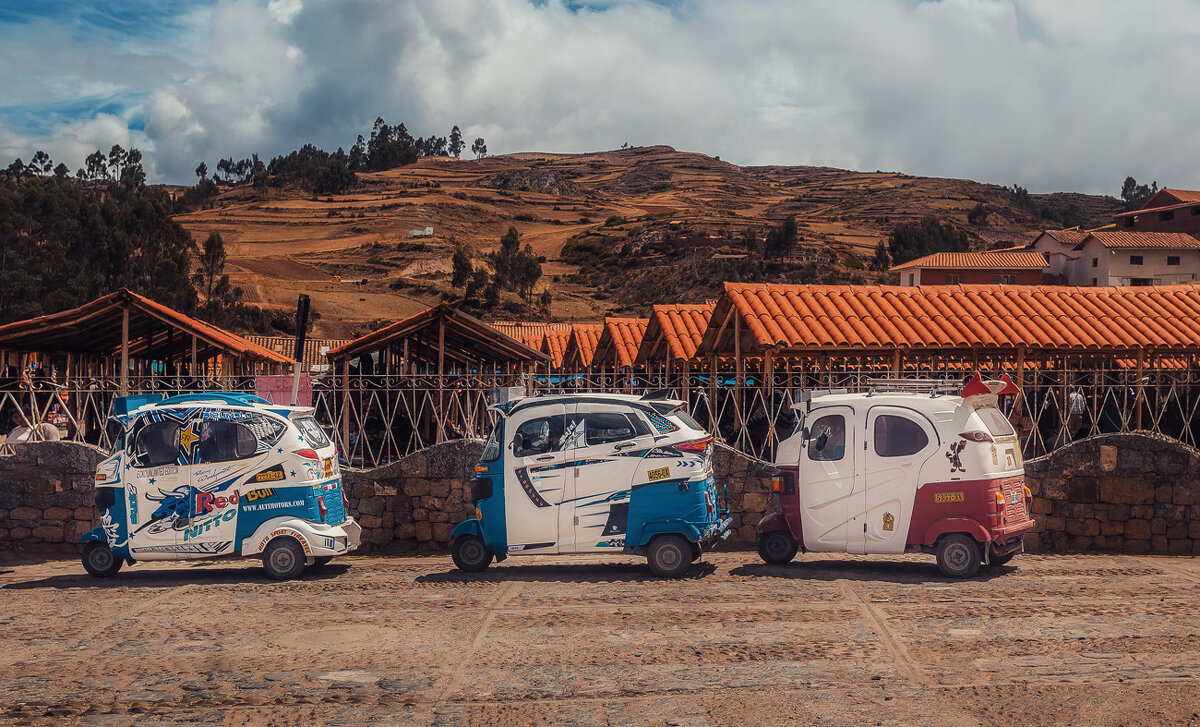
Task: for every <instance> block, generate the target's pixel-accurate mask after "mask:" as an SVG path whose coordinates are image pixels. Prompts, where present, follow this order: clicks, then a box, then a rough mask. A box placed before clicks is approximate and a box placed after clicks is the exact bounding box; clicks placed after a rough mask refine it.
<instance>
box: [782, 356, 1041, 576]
mask: <svg viewBox="0 0 1200 727" xmlns="http://www.w3.org/2000/svg"><path fill="white" fill-rule="evenodd" d="M889 387H890V390H889ZM914 388H922V389H924V391H921V392H917V391H915V390H914ZM898 389H899V390H898ZM948 391H956V392H957V391H958V387H957V386H955V387H953V388H952V389H951V388H950V387H949V386H947V385H946V383H945V382H925V383H924V384H921V383H914V382H881V384H880V385H879V386H878V387H877V388H875V389H872V390H871V391H869V392H867V393H859V394H850V393H845V392H816V393H814V394H812V395H809V396H806V397H804V400H803V401H802V402H801V403H800V404H797V405H796V406H795V409H796V410H797V414H798V417H799V422H798V424H797V428H796V432H795V434H793V435H792V436H791V437H790V438H788V439H787V440H785V441H783V442H782V443H781V444H780V446H779V450H778V452H777V455H776V466H777V468H778V469H779V473H780V474H779V477H778V478H776V480H775V481H774V485H773V489H774V490H775V494H776V495H777V496H778V500H779V509H778V511H776V512H773V513H770V514H768V515H767V516H766V517H765V518H763V520H762V521H761V522H760V523H759V524H758V552H759V555H760V556H761V557H762V559H763V560H764V561H766V562H767V563H776V564H778V563H786V562H788V561H790V560H791V559H792V558H793V557H794V556H795V555H796V552H797V550H804V551H810V552H825V553H829V552H838V553H860V554H868V553H904V552H924V553H932V554H934V555H936V556H937V564H938V568H939V569H940V570H941V571H942V573H943V574H945V575H948V576H956V577H968V576H972V575H974V574H975V573H976V572H977V571H978V570H979V568H980V566H981V565H982V564H990V565H1000V564H1003V563H1007V562H1008V561H1009V560H1010V559H1011V558H1012V557H1013V556H1014V555H1016V554H1017V553H1018V552H1020V551H1021V550H1022V547H1023V542H1022V537H1023V535H1024V533H1026V532H1028V531H1029V530H1030V529H1031V528H1032V527H1033V525H1034V521H1033V520H1032V519H1031V517H1030V509H1031V506H1032V495H1031V494H1030V491H1029V488H1028V487H1026V486H1025V472H1024V469H1023V468H1022V464H1021V443H1020V441H1019V440H1018V438H1017V433H1016V431H1015V430H1014V429H1013V427H1012V425H1011V424H1010V423H1009V421H1008V419H1007V418H1006V417H1005V416H1004V414H1003V413H1002V412H1001V411H1000V409H999V408H998V406H997V402H998V396H999V395H1002V394H1017V393H1019V391H1018V389H1017V387H1016V386H1015V385H1014V384H1013V382H1012V380H1011V379H1009V378H1008V377H1007V376H1005V377H1003V378H1002V380H1000V381H990V382H984V381H983V380H982V378H980V377H979V376H978V375H976V376H975V378H974V379H973V380H971V381H970V382H969V383H968V384H967V385H966V386H965V387H963V388H962V390H961V392H959V393H958V394H957V395H951V394H948V393H947V392H948Z"/></svg>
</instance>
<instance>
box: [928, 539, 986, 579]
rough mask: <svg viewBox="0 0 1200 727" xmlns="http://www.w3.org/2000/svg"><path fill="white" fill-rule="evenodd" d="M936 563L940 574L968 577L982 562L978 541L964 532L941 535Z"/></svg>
mask: <svg viewBox="0 0 1200 727" xmlns="http://www.w3.org/2000/svg"><path fill="white" fill-rule="evenodd" d="M937 564H938V570H940V571H941V572H942V575H947V576H950V577H951V578H970V577H971V576H973V575H975V574H976V573H978V572H979V566H981V565H982V564H983V552H982V551H981V550H980V549H979V543H977V542H976V541H975V538H972V537H971V536H970V535H967V534H965V533H953V534H951V535H943V536H942V538H941V539H940V540H938V544H937Z"/></svg>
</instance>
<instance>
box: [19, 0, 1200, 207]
mask: <svg viewBox="0 0 1200 727" xmlns="http://www.w3.org/2000/svg"><path fill="white" fill-rule="evenodd" d="M196 17H197V22H202V23H203V24H204V27H205V28H206V32H205V33H202V34H200V35H199V37H200V38H201V39H202V40H201V41H200V42H199V43H198V45H197V46H196V47H189V48H185V49H183V50H181V51H180V52H179V59H178V61H177V63H176V64H175V68H174V70H173V71H172V73H173V74H174V75H175V76H176V77H177V78H176V80H163V79H162V78H161V77H159V76H147V74H148V71H147V69H145V68H142V67H139V68H140V70H139V71H138V72H137V73H138V74H141V75H137V79H140V81H139V82H144V83H150V84H151V85H149V86H148V87H145V88H144V89H143V90H145V91H147V92H150V95H149V96H148V99H147V101H146V104H145V111H146V129H147V136H148V138H149V139H150V140H152V141H153V149H152V152H153V153H152V154H148V157H151V158H153V160H154V161H155V162H156V164H157V165H158V169H159V170H160V172H161V174H162V175H163V176H164V177H165V178H166V179H168V180H171V181H186V180H188V179H190V178H191V173H192V170H193V169H194V168H195V166H196V164H197V163H198V162H199V161H201V160H203V161H206V162H208V163H209V166H210V167H211V166H213V163H214V162H215V161H216V160H217V159H218V158H220V157H223V156H229V155H234V156H238V157H242V156H248V155H249V154H250V153H251V152H258V153H259V154H260V155H263V156H265V157H270V156H272V155H275V154H279V153H283V152H286V151H288V150H290V149H294V148H297V147H299V146H300V145H301V144H303V143H305V142H310V141H311V142H313V143H315V144H317V145H319V146H322V147H325V148H330V149H332V148H336V147H337V146H348V145H349V144H351V143H352V142H353V140H354V136H355V134H358V133H367V132H368V131H369V128H370V125H371V123H372V122H373V121H374V119H375V117H376V116H380V115H381V116H383V117H384V118H386V119H387V120H388V121H389V122H391V123H397V122H400V121H403V122H405V123H406V124H407V126H408V128H409V129H410V131H411V132H413V133H414V134H422V135H427V134H430V133H437V134H439V135H444V134H447V133H448V131H449V128H450V127H451V126H452V125H454V124H458V125H459V126H460V127H461V128H462V129H463V132H464V135H465V136H466V137H467V138H468V139H473V138H474V137H476V136H484V137H485V138H486V139H487V141H488V147H489V149H490V150H491V151H492V152H493V153H503V152H506V151H523V150H545V151H591V150H596V149H604V148H613V147H617V146H620V145H621V144H622V143H623V142H630V143H633V144H653V143H663V144H671V145H673V146H676V147H678V148H681V149H688V150H694V151H701V152H705V153H708V154H713V155H720V156H721V157H722V158H723V159H726V160H728V161H734V162H737V163H743V164H826V165H833V166H842V167H849V168H859V169H867V170H873V169H877V168H878V169H889V170H899V171H905V172H909V173H913V174H928V175H938V176H954V177H970V178H974V179H979V180H983V181H991V182H996V183H1001V184H1011V183H1018V184H1022V185H1024V186H1026V187H1029V188H1030V189H1033V190H1035V191H1052V190H1056V189H1076V190H1081V191H1091V192H1115V191H1116V190H1117V188H1118V185H1119V183H1120V181H1121V180H1122V179H1123V178H1124V177H1125V175H1127V174H1133V175H1134V176H1136V177H1137V178H1138V179H1139V180H1142V181H1147V182H1148V181H1150V180H1151V179H1157V180H1158V181H1159V183H1160V184H1164V183H1169V184H1171V185H1173V186H1182V187H1193V188H1200V170H1197V169H1195V167H1194V165H1193V164H1192V162H1191V160H1192V159H1194V158H1196V156H1197V153H1198V152H1200V138H1197V137H1196V136H1195V135H1194V134H1193V133H1191V132H1192V129H1193V127H1194V126H1195V120H1196V119H1197V116H1200V97H1197V96H1196V95H1195V94H1192V93H1190V90H1189V89H1190V83H1189V82H1190V80H1191V79H1190V75H1191V70H1192V69H1194V68H1197V67H1200V42H1197V41H1200V2H1196V0H1163V2H1161V3H1157V4H1155V6H1154V12H1153V13H1148V12H1147V11H1146V8H1145V7H1144V6H1139V5H1138V4H1136V3H1128V2H1125V1H1124V0H1096V1H1094V2H1088V3H1086V4H1084V3H1062V2H1058V1H1057V0H943V1H942V2H918V1H915V0H841V1H840V2H836V3H831V2H825V1H823V0H753V1H747V2H740V3H734V2H728V1H727V0H693V1H691V2H680V3H678V4H676V5H674V6H671V7H664V6H662V5H659V4H656V3H652V2H650V1H649V0H623V1H621V2H612V3H603V4H597V5H593V6H590V8H589V7H585V8H584V9H582V10H579V11H578V12H576V11H572V10H570V9H568V8H567V7H565V6H564V5H563V4H562V0H548V1H547V2H545V3H544V4H536V5H535V4H533V3H532V2H529V1H528V0H491V1H489V2H487V3H477V2H471V1H469V0H438V1H437V2H425V1H423V0H406V1H392V0H356V1H355V2H340V1H335V0H304V1H303V2H302V1H301V0H271V1H270V2H264V1H263V0H222V1H221V2H220V3H219V4H218V5H217V6H216V7H214V8H212V9H211V10H209V11H206V12H205V13H203V14H198V15H197V16H196ZM0 65H2V64H0ZM179 68H184V69H190V70H187V72H186V73H183V74H182V75H181V74H180V71H179V70H178V69H179ZM135 75H136V74H135ZM92 80H93V81H97V80H102V79H92ZM114 82H115V83H119V82H124V78H123V77H122V78H120V79H119V80H118V79H114ZM0 142H3V139H2V138H0ZM3 148H7V146H4V145H2V144H0V149H3ZM106 148H107V147H106ZM25 153H26V154H28V153H31V152H25Z"/></svg>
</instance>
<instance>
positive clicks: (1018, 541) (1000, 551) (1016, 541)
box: [991, 535, 1025, 557]
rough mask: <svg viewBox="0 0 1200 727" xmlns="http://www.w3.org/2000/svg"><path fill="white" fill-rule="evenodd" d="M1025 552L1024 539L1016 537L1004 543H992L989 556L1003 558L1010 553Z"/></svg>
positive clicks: (1019, 536)
mask: <svg viewBox="0 0 1200 727" xmlns="http://www.w3.org/2000/svg"><path fill="white" fill-rule="evenodd" d="M1024 552H1025V537H1024V536H1023V535H1018V536H1017V537H1015V538H1012V539H1010V540H1007V541H1005V542H1004V543H997V542H993V543H992V547H991V555H992V556H993V557H1003V556H1005V555H1010V554H1012V553H1024Z"/></svg>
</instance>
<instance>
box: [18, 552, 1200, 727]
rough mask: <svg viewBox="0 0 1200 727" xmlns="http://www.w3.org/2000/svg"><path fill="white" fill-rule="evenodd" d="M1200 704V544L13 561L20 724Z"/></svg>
mask: <svg viewBox="0 0 1200 727" xmlns="http://www.w3.org/2000/svg"><path fill="white" fill-rule="evenodd" d="M165 723H185V724H191V723H195V724H229V725H240V724H253V725H292V724H333V725H355V724H396V725H451V724H471V725H524V724H531V725H560V724H561V725H684V726H696V727H700V726H704V725H753V724H818V725H826V724H827V725H844V724H868V725H892V724H920V725H931V726H937V725H975V724H985V725H991V724H995V725H1005V726H1006V727H1008V726H1011V725H1020V724H1051V723H1057V724H1088V725H1108V724H1111V725H1118V724H1137V725H1158V724H1162V725H1183V724H1192V725H1200V560H1197V559H1192V558H1166V557H1132V556H1100V555H1087V556H1032V555H1024V556H1018V557H1017V558H1016V559H1015V560H1014V561H1013V563H1012V564H1010V565H1008V566H1005V567H1000V568H992V569H986V568H985V569H984V571H982V572H981V574H980V576H979V577H977V578H974V579H971V580H967V581H949V580H946V579H943V578H942V577H940V576H939V575H938V573H937V571H936V569H935V568H934V566H933V563H932V558H930V557H928V556H902V557H872V558H865V557H858V558H856V557H850V556H847V557H842V558H832V557H828V556H814V555H807V556H803V555H802V556H800V557H799V558H798V559H797V561H796V562H795V563H792V564H790V565H787V566H766V565H763V564H762V563H761V562H760V561H759V560H758V557H757V556H756V555H755V554H754V553H749V552H730V553H717V554H710V555H707V556H706V557H705V559H704V561H702V562H701V563H698V564H696V565H695V566H693V568H692V570H691V572H690V573H689V575H688V577H687V578H686V579H684V580H681V581H660V580H656V579H653V578H651V577H650V576H649V574H648V573H647V571H646V569H645V565H644V563H643V562H642V561H641V560H640V559H633V558H614V557H611V556H610V557H578V558H557V559H555V558H547V557H535V558H527V559H523V560H522V559H517V558H512V559H509V560H508V561H506V562H505V563H503V564H501V565H498V566H493V567H492V568H491V569H489V570H488V571H486V572H485V573H482V574H478V575H466V574H462V573H459V572H458V571H456V570H454V568H453V565H452V564H451V562H450V558H449V557H445V556H436V557H434V556H429V557H405V558H398V557H397V558H384V557H352V558H346V559H343V560H342V561H335V562H334V563H333V564H331V565H329V566H327V567H326V568H325V569H323V570H321V571H317V572H314V573H310V574H307V575H306V576H305V577H304V579H302V580H300V581H295V582H291V583H274V582H270V581H267V580H266V579H265V577H264V576H263V573H262V568H261V566H259V565H257V564H256V563H255V562H254V561H250V560H246V561H240V560H225V561H214V562H207V563H180V564H138V565H136V566H134V567H132V568H128V569H126V570H125V571H122V572H121V573H120V574H119V575H118V576H117V577H116V578H114V579H112V580H109V581H101V580H94V579H91V578H89V577H87V576H86V575H84V574H83V571H82V568H81V566H80V565H79V563H78V562H77V561H65V560H56V561H43V562H30V563H16V564H7V565H0V724H55V725H64V724H65V725H71V724H85V725H134V724H136V725H148V724H165Z"/></svg>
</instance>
